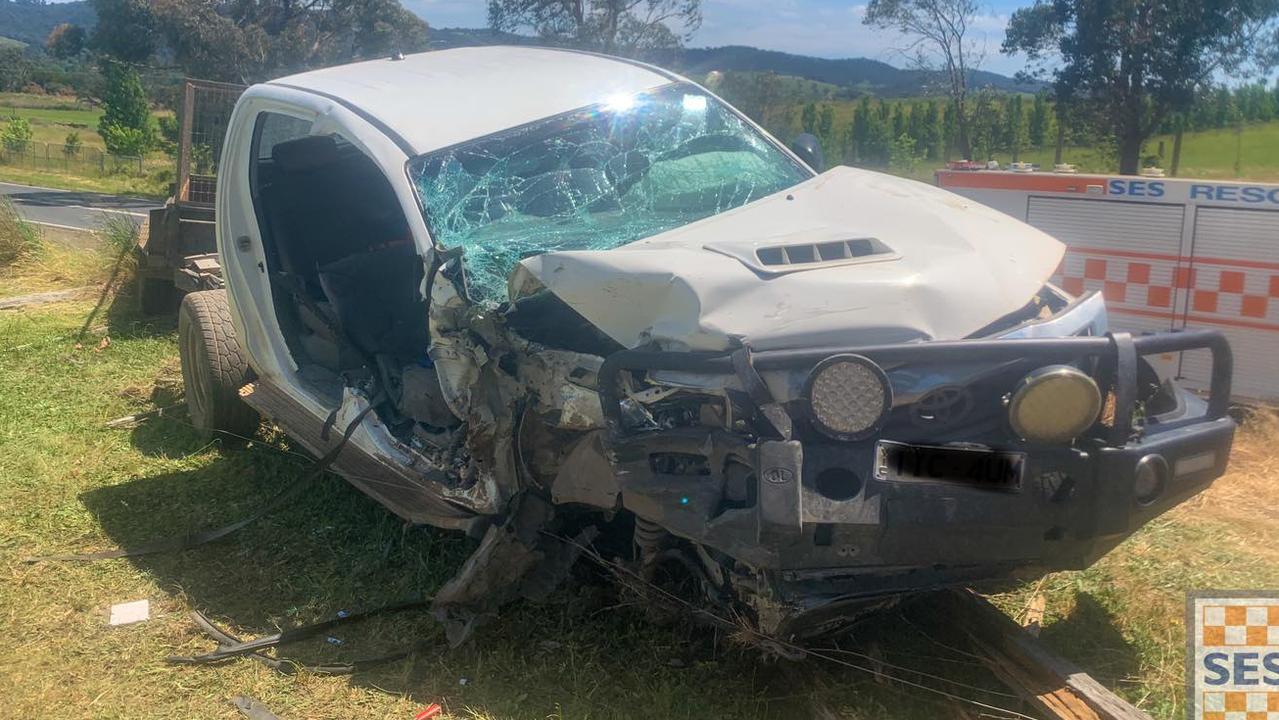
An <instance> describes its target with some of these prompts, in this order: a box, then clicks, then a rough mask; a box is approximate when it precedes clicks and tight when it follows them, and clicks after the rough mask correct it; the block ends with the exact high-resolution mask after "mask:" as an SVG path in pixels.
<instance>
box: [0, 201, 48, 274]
mask: <svg viewBox="0 0 1279 720" xmlns="http://www.w3.org/2000/svg"><path fill="white" fill-rule="evenodd" d="M43 249H44V243H43V242H42V241H41V237H40V232H39V230H38V229H37V228H36V226H35V225H32V224H31V223H28V222H26V221H24V220H23V219H22V217H21V216H19V215H18V211H17V210H15V209H14V207H13V202H12V201H10V200H9V198H7V197H3V196H0V266H4V265H12V264H14V263H16V262H18V261H20V260H26V259H34V258H35V257H37V256H39V255H40V254H41V250H43Z"/></svg>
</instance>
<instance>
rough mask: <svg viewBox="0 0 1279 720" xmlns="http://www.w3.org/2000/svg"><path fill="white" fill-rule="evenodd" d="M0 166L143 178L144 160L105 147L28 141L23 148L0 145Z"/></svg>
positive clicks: (74, 173)
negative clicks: (118, 153)
mask: <svg viewBox="0 0 1279 720" xmlns="http://www.w3.org/2000/svg"><path fill="white" fill-rule="evenodd" d="M0 165H11V166H17V167H29V168H35V169H40V170H54V171H57V172H63V173H67V174H69V175H93V176H102V175H127V176H132V177H140V176H142V175H143V174H144V173H143V170H142V158H141V157H138V156H136V155H115V154H112V153H109V152H106V151H105V150H102V149H101V148H96V147H84V146H83V145H57V144H54V143H43V142H27V143H24V144H23V145H21V146H20V147H3V146H0Z"/></svg>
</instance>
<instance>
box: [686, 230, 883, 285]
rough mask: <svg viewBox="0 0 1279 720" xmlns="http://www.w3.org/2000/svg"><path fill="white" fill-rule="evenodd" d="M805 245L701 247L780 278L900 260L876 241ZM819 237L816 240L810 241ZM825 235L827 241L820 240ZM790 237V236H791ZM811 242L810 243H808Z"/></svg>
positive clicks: (831, 240) (828, 237) (776, 240)
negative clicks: (837, 267) (807, 272)
mask: <svg viewBox="0 0 1279 720" xmlns="http://www.w3.org/2000/svg"><path fill="white" fill-rule="evenodd" d="M804 234H807V235H809V237H808V238H804V240H806V242H796V239H791V241H790V242H784V241H783V242H779V240H780V238H774V239H772V241H771V242H770V241H769V240H763V241H760V242H753V243H752V242H722V241H721V242H709V243H706V244H704V245H703V246H702V247H703V248H705V249H707V250H710V251H711V252H717V253H719V254H721V255H727V256H729V257H731V258H736V259H737V260H739V261H741V262H742V264H743V265H746V266H747V267H749V268H750V269H752V270H754V271H755V272H757V273H760V274H762V275H780V274H783V273H792V272H799V271H801V270H819V269H823V268H828V267H834V266H836V265H862V264H865V263H873V262H886V261H889V260H899V259H901V256H900V255H898V254H897V253H896V252H894V251H893V249H892V248H891V247H889V246H888V244H887V243H885V242H884V241H882V240H880V239H879V238H873V237H862V238H851V239H842V238H839V236H838V235H836V236H835V237H833V238H832V237H831V235H834V233H829V232H827V233H821V232H818V233H804ZM813 235H818V237H812V236H813ZM821 235H826V237H820V236H821ZM792 237H793V236H792ZM810 238H811V239H810Z"/></svg>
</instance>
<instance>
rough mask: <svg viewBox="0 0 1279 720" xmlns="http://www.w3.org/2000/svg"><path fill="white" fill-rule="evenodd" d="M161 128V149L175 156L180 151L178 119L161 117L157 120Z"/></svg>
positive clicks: (167, 116)
mask: <svg viewBox="0 0 1279 720" xmlns="http://www.w3.org/2000/svg"><path fill="white" fill-rule="evenodd" d="M156 122H157V123H158V124H159V126H160V141H159V143H158V144H159V146H160V149H161V150H163V151H164V152H166V153H168V154H170V155H173V154H175V153H177V151H178V132H179V129H178V119H177V118H176V117H174V116H173V115H160V116H159V117H157V118H156Z"/></svg>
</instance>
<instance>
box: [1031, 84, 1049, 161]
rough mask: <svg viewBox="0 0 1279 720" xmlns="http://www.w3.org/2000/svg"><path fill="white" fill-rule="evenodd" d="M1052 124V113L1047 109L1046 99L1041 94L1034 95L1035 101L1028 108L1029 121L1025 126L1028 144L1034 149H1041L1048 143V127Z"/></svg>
mask: <svg viewBox="0 0 1279 720" xmlns="http://www.w3.org/2000/svg"><path fill="white" fill-rule="evenodd" d="M1051 123H1052V113H1051V112H1050V111H1049V109H1048V98H1047V97H1045V96H1044V94H1043V93H1038V94H1037V95H1035V100H1034V102H1033V103H1031V106H1030V120H1029V121H1028V126H1027V135H1028V139H1029V140H1030V144H1031V145H1032V146H1034V147H1036V148H1042V147H1043V146H1044V145H1045V144H1047V142H1048V137H1049V130H1050V128H1049V125H1050V124H1051Z"/></svg>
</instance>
